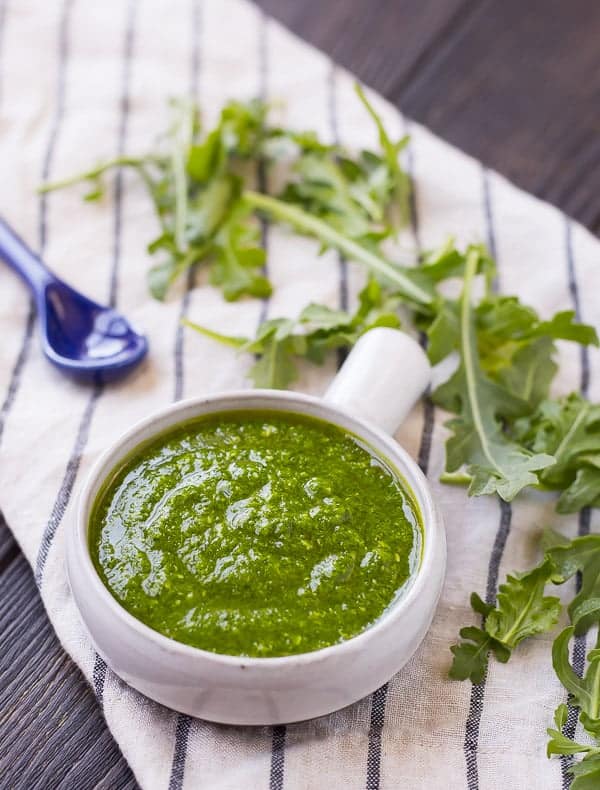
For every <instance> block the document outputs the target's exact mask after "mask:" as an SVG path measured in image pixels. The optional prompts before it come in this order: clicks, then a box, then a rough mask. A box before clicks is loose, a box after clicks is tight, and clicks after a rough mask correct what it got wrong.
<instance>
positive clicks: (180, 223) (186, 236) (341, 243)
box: [41, 88, 432, 304]
mask: <svg viewBox="0 0 600 790" xmlns="http://www.w3.org/2000/svg"><path fill="white" fill-rule="evenodd" d="M357 93H358V96H359V98H360V99H361V101H362V102H363V104H364V106H365V108H366V109H367V111H368V112H369V114H370V115H371V116H372V118H373V120H374V121H375V123H376V125H377V129H378V133H379V139H380V142H381V145H382V149H383V153H382V154H381V155H379V154H377V153H375V152H372V151H360V152H358V153H357V154H351V153H349V152H348V151H345V150H343V149H342V148H341V147H339V146H332V145H328V144H324V143H322V142H321V141H320V140H319V139H318V137H317V136H316V135H315V134H314V133H311V132H296V131H293V130H288V129H283V128H279V127H273V126H270V125H269V123H268V110H269V107H268V106H267V105H266V104H265V103H264V102H261V101H259V100H252V101H249V102H246V103H243V102H239V101H229V102H228V103H226V104H225V105H224V107H223V108H222V110H221V113H220V116H219V120H218V122H217V124H216V126H215V127H214V128H212V129H209V130H207V131H205V130H203V128H202V124H201V121H200V112H199V109H198V108H197V107H195V106H194V105H193V104H192V103H190V102H189V101H188V100H179V101H174V102H172V117H171V123H170V125H169V129H168V131H167V133H166V134H165V135H164V136H163V139H162V144H161V145H160V146H159V147H158V148H157V150H156V151H155V152H152V153H150V154H148V155H146V156H142V157H136V158H132V157H121V158H119V159H115V160H111V161H109V162H106V163H105V164H103V165H100V166H98V167H96V168H93V169H91V170H89V171H87V172H85V173H83V174H81V175H78V176H75V177H73V178H69V179H65V180H63V181H60V182H56V183H54V184H46V185H44V186H43V187H42V190H41V191H49V190H51V189H58V188H62V187H65V186H69V185H71V184H74V183H77V182H79V181H87V182H89V183H90V184H91V191H90V192H89V193H88V195H87V198H88V199H90V200H91V199H94V200H95V199H98V198H99V197H100V196H101V194H102V183H101V178H102V176H103V175H104V174H105V173H106V172H107V171H108V170H110V169H112V168H115V167H131V168H133V169H134V170H135V171H136V172H137V173H138V175H139V176H140V177H141V179H142V181H143V182H144V184H145V185H146V187H147V190H148V193H149V195H150V198H151V199H152V202H153V204H154V208H155V211H156V215H157V218H158V220H159V222H160V235H159V236H158V238H157V239H155V240H154V241H153V242H152V243H151V244H150V245H149V246H148V251H149V252H150V253H151V254H155V253H158V254H160V255H161V260H160V262H159V263H157V264H156V265H155V266H153V267H152V268H151V270H150V272H149V275H148V281H149V287H150V291H151V293H152V294H153V296H155V297H156V298H157V299H164V298H165V297H166V295H167V293H168V290H169V288H170V286H171V285H172V284H173V283H174V282H175V281H176V280H177V279H178V278H179V277H180V276H181V275H182V273H183V272H184V271H185V270H186V269H188V268H189V267H190V266H194V265H196V264H198V263H203V262H205V263H207V264H208V265H209V266H210V268H211V281H212V283H213V284H215V285H218V286H220V287H221V288H222V290H223V294H224V296H225V298H226V299H228V300H233V299H237V298H239V297H240V296H243V295H249V296H254V297H264V296H267V295H268V294H269V293H270V290H271V288H270V284H269V283H268V282H267V280H266V278H265V277H264V274H263V273H262V265H263V262H264V253H263V252H261V251H260V249H259V244H258V230H257V226H256V222H255V217H254V214H255V213H256V212H257V211H261V212H267V213H269V215H270V216H271V218H273V219H276V220H277V221H281V222H284V223H286V224H291V225H293V226H294V227H295V228H296V230H299V231H300V232H301V233H308V234H309V235H312V236H314V237H315V238H317V239H318V240H319V241H320V242H321V245H322V247H323V248H325V247H328V246H332V247H335V248H336V249H338V250H340V251H341V252H343V254H345V255H347V256H348V257H349V258H355V259H356V260H358V261H360V262H362V263H364V264H365V265H366V266H367V267H368V268H369V269H371V270H372V271H374V272H377V273H378V274H379V275H382V276H387V278H388V280H389V281H390V282H392V283H394V287H396V288H398V289H401V290H403V292H404V293H405V294H406V295H407V296H408V297H409V298H410V299H412V300H413V302H416V303H423V304H425V303H427V302H429V301H430V300H431V298H432V294H431V293H430V291H429V290H427V289H425V288H423V287H421V286H420V285H418V284H417V283H416V282H415V281H414V275H413V274H412V273H411V272H408V271H404V270H403V268H402V267H399V266H396V265H395V264H393V263H391V262H390V261H388V260H387V258H386V257H385V256H384V255H383V253H382V251H381V249H380V247H379V245H380V242H381V241H382V240H383V239H384V238H385V237H386V236H388V235H389V234H390V233H391V232H392V231H393V224H392V218H391V212H392V208H393V206H394V205H396V206H398V207H400V208H401V211H402V213H403V216H404V217H405V216H406V209H407V206H408V192H407V188H408V179H407V176H406V174H405V173H404V171H403V170H402V168H401V166H400V164H399V161H398V154H399V151H400V150H401V148H402V147H403V146H404V145H405V144H406V139H404V138H403V139H402V140H400V141H398V142H397V143H394V142H392V141H391V140H390V138H389V136H388V135H387V133H386V131H385V129H384V127H383V125H382V123H381V119H380V118H379V117H378V116H377V114H376V113H375V111H374V110H373V108H372V107H371V105H370V104H369V103H368V101H367V100H366V98H365V97H364V94H363V93H362V91H361V89H360V88H357ZM282 149H287V152H288V158H287V160H286V165H287V168H286V171H285V174H284V175H285V177H284V186H283V191H282V194H281V196H280V197H274V196H270V195H265V194H261V193H257V192H254V191H252V190H251V189H248V186H251V184H252V182H253V180H254V179H253V178H252V177H251V175H250V172H251V171H252V170H256V167H254V168H251V167H250V166H249V165H250V164H252V165H255V166H256V165H261V164H266V163H268V162H272V161H275V160H279V159H280V157H281V152H282ZM261 199H262V200H263V201H266V202H261Z"/></svg>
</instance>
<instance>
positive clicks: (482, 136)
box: [0, 0, 600, 790]
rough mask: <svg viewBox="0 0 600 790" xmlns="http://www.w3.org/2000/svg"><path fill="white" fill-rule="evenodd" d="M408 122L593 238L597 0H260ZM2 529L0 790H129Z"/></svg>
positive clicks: (599, 96)
mask: <svg viewBox="0 0 600 790" xmlns="http://www.w3.org/2000/svg"><path fill="white" fill-rule="evenodd" d="M257 2H258V4H259V5H260V6H262V7H263V8H264V9H265V11H266V12H267V13H269V14H272V15H273V16H275V17H277V18H278V19H279V20H281V21H282V22H283V23H284V24H285V25H287V26H288V27H290V28H291V29H292V30H293V31H294V32H296V33H298V34H299V35H300V36H302V37H303V38H305V39H307V40H308V41H310V42H312V43H314V44H315V45H316V46H318V47H319V48H320V49H322V50H323V51H325V52H326V53H328V54H329V55H331V56H332V57H333V58H334V59H335V60H337V61H338V62H339V63H341V64H342V65H344V66H346V67H347V68H349V69H350V70H351V71H353V72H354V73H356V74H357V75H358V76H359V77H360V78H361V79H362V80H363V81H365V82H366V83H367V84H369V85H370V86H372V87H373V88H375V89H377V90H378V91H379V92H381V93H382V94H384V95H385V96H386V97H387V98H388V99H390V100H391V101H393V102H394V103H395V104H397V105H398V106H399V107H400V108H401V109H402V110H403V111H404V112H405V113H406V114H408V115H409V116H411V117H412V118H414V119H416V120H418V121H420V122H421V123H423V124H425V125H427V126H429V127H430V128H431V129H432V130H433V131H435V132H436V133H438V134H439V135H440V136H442V137H444V138H445V139H447V140H449V141H450V142H452V143H454V144H455V145H458V146H459V147H461V148H463V149H464V150H466V151H468V152H469V153H471V154H473V155H474V156H476V157H478V158H480V159H482V160H483V161H484V162H485V163H486V164H487V165H489V166H491V167H493V168H495V169H497V170H498V171H500V172H501V173H503V174H505V175H506V176H508V177H509V178H510V179H512V180H513V181H515V182H516V183H517V184H519V185H520V186H522V187H523V188H525V189H527V190H529V191H531V192H533V193H534V194H536V195H539V196H540V197H542V198H544V199H546V200H549V201H550V202H553V203H555V204H556V205H558V206H559V207H560V208H562V209H564V210H565V211H566V212H567V213H568V214H570V215H572V216H573V217H575V218H576V219H578V220H579V221H580V222H582V223H584V224H585V225H587V226H588V227H589V228H590V229H591V230H592V231H594V232H599V231H600V200H598V198H597V196H598V194H599V193H600V116H599V114H598V108H599V107H600V47H598V39H599V36H600V3H598V2H597V0H568V2H567V0H528V2H523V0H503V2H498V1H497V0H301V1H299V0H257ZM135 787H136V783H135V780H134V779H133V777H132V775H131V772H130V770H129V768H128V767H127V765H126V763H125V761H124V759H123V757H122V756H121V755H120V753H119V751H118V748H117V747H116V745H115V744H114V742H113V741H112V738H111V736H110V734H109V732H108V730H107V728H106V725H105V724H104V721H103V719H102V715H101V713H100V711H99V710H98V708H97V705H96V701H95V699H94V697H93V695H92V693H91V691H90V690H89V688H88V687H87V685H86V683H85V681H84V680H83V678H82V676H81V674H80V673H79V671H78V669H77V668H76V667H75V665H74V664H73V663H72V662H71V661H70V659H69V658H68V657H67V656H66V655H65V654H64V652H63V651H62V649H61V647H60V645H59V644H58V641H57V639H56V637H55V636H54V633H53V631H52V629H51V627H50V625H49V623H48V620H47V618H46V616H45V614H44V610H43V606H42V603H41V601H40V599H39V596H38V594H37V591H36V587H35V584H34V581H33V577H32V574H31V572H30V569H29V567H28V566H27V564H26V562H25V560H24V558H23V557H22V555H21V554H20V552H19V549H18V547H17V545H16V543H15V542H14V540H13V538H12V536H11V535H10V532H9V531H8V528H7V527H6V525H5V524H4V522H3V520H2V519H0V788H1V789H2V790H4V788H15V789H16V790H21V788H23V789H25V788H26V789H27V790H33V788H40V790H54V788H78V790H86V788H107V790H108V789H110V790H118V788H127V789H128V790H129V788H135Z"/></svg>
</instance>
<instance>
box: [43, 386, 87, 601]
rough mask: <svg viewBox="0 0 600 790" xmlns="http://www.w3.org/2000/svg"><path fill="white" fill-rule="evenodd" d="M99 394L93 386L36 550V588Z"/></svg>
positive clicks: (63, 512)
mask: <svg viewBox="0 0 600 790" xmlns="http://www.w3.org/2000/svg"><path fill="white" fill-rule="evenodd" d="M101 393H102V385H100V384H95V385H94V387H93V389H92V394H91V396H90V398H89V400H88V402H87V404H86V407H85V410H84V412H83V416H82V418H81V421H80V423H79V428H78V429H77V436H76V437H75V443H74V445H73V449H72V450H71V455H70V456H69V460H68V462H67V467H66V469H65V473H64V475H63V479H62V482H61V484H60V488H59V489H58V494H57V495H56V499H55V500H54V504H53V505H52V511H51V513H50V518H49V519H48V522H47V524H46V527H45V529H44V534H43V536H42V542H41V544H40V548H39V550H38V555H37V560H36V564H35V581H36V583H37V585H38V587H41V584H42V577H43V575H44V568H45V567H46V561H47V559H48V555H49V553H50V549H51V547H52V542H53V540H54V536H55V535H56V531H57V530H58V528H59V526H60V524H61V522H62V520H63V517H64V515H65V511H66V509H67V505H68V504H69V501H70V499H71V494H72V492H73V486H74V485H75V480H76V479H77V473H78V471H79V466H80V464H81V457H82V455H83V451H84V449H85V446H86V444H87V440H88V436H89V432H90V424H91V422H92V416H93V414H94V410H95V408H96V403H97V402H98V398H99V397H100V395H101Z"/></svg>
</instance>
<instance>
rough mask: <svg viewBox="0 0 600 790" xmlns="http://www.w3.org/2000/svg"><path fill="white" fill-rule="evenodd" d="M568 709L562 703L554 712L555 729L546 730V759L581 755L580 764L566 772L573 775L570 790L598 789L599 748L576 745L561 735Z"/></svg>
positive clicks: (599, 770) (599, 769)
mask: <svg viewBox="0 0 600 790" xmlns="http://www.w3.org/2000/svg"><path fill="white" fill-rule="evenodd" d="M567 715H568V708H567V706H566V705H565V704H564V703H563V704H561V705H559V706H558V708H557V709H556V711H555V712H554V724H555V725H556V727H555V728H553V727H549V728H548V730H547V733H548V735H549V736H550V740H549V741H548V747H547V753H548V757H552V756H553V755H556V754H560V755H574V754H583V755H584V758H583V760H582V761H581V762H579V763H575V764H574V765H572V766H571V767H570V768H569V769H568V770H569V773H570V774H572V775H573V777H574V781H573V782H572V784H571V788H572V790H597V788H598V787H600V747H599V746H592V745H591V744H584V743H576V742H575V741H572V740H571V739H570V738H568V737H567V736H566V735H564V734H563V732H562V729H563V727H564V726H565V724H566V723H567Z"/></svg>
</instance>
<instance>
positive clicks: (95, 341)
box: [37, 280, 148, 381]
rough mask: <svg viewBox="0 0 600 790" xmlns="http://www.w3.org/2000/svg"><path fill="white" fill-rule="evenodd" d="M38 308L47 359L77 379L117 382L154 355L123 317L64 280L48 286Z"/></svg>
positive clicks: (144, 339) (143, 338)
mask: <svg viewBox="0 0 600 790" xmlns="http://www.w3.org/2000/svg"><path fill="white" fill-rule="evenodd" d="M37 307H38V314H39V319H40V330H41V334H42V347H43V350H44V354H45V355H46V357H47V358H48V359H49V360H50V362H52V363H53V364H54V365H56V366H57V367H58V368H60V369H61V370H62V371H64V372H65V373H67V374H69V375H71V376H75V377H77V378H79V379H94V380H96V379H97V378H98V377H100V378H101V379H102V380H103V381H107V380H110V379H115V378H118V377H120V376H123V375H125V374H126V373H128V372H129V371H130V370H131V369H132V368H133V367H135V366H136V365H137V364H138V362H139V361H140V360H141V359H142V358H143V357H144V356H145V354H146V352H147V351H148V342H147V340H146V338H145V337H144V336H143V335H140V334H138V333H137V332H136V331H135V330H134V329H133V328H132V327H131V324H130V323H129V322H128V321H127V320H126V319H125V318H124V317H123V316H122V315H121V314H120V313H118V312H117V311H116V310H114V309H112V308H110V307H103V306H102V305H99V304H97V303H96V302H93V301H92V300H91V299H88V298H87V297H86V296H83V295H82V294H80V293H78V292H77V291H75V290H73V288H71V287H70V286H68V285H66V283H63V282H61V281H60V280H54V281H53V282H51V283H49V284H48V286H47V287H46V288H45V290H44V293H43V297H42V298H40V299H39V300H38V305H37Z"/></svg>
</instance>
